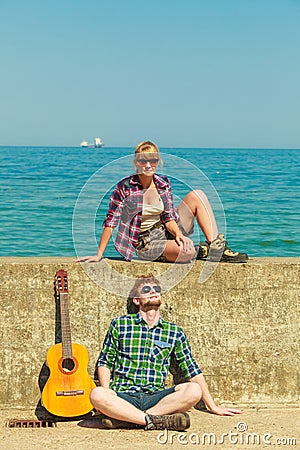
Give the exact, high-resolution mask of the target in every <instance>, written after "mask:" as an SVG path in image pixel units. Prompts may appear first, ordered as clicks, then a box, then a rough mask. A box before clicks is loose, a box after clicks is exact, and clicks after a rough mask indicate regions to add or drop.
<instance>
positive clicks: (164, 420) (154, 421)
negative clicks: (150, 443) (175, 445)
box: [145, 413, 190, 431]
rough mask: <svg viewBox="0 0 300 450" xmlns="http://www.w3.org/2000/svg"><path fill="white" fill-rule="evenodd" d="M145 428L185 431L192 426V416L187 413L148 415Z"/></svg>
mask: <svg viewBox="0 0 300 450" xmlns="http://www.w3.org/2000/svg"><path fill="white" fill-rule="evenodd" d="M146 422H147V425H146V427H145V430H174V431H184V430H186V429H187V428H189V427H190V416H189V415H188V414H187V413H175V414H165V415H163V416H154V415H152V414H147V415H146Z"/></svg>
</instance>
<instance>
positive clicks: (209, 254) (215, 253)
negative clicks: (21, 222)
mask: <svg viewBox="0 0 300 450" xmlns="http://www.w3.org/2000/svg"><path fill="white" fill-rule="evenodd" d="M197 259H199V260H206V261H209V262H219V261H220V262H229V263H244V262H247V260H248V255H247V253H239V252H235V251H233V250H231V249H230V248H229V247H228V245H227V241H226V240H225V239H224V234H219V235H218V236H217V238H216V239H214V240H213V241H212V242H211V243H210V244H209V243H208V242H200V244H199V250H198V254H197Z"/></svg>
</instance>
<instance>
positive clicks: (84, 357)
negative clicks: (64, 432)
mask: <svg viewBox="0 0 300 450" xmlns="http://www.w3.org/2000/svg"><path fill="white" fill-rule="evenodd" d="M88 360H89V354H88V351H87V349H86V348H85V347H84V346H83V345H80V344H74V343H72V358H65V359H63V357H62V344H56V345H54V346H53V347H51V348H50V349H49V350H48V353H47V365H48V367H49V369H50V376H49V378H48V380H47V382H46V384H45V386H44V389H43V392H42V403H43V405H44V407H45V408H46V409H47V410H48V411H49V412H50V413H51V414H54V415H56V416H62V417H75V416H81V415H84V414H87V413H88V412H90V411H91V410H92V409H93V406H92V404H91V402H90V400H89V395H90V392H91V390H92V389H93V388H94V387H95V386H96V385H95V383H94V381H93V380H92V379H91V377H90V376H89V374H88V371H87V368H88Z"/></svg>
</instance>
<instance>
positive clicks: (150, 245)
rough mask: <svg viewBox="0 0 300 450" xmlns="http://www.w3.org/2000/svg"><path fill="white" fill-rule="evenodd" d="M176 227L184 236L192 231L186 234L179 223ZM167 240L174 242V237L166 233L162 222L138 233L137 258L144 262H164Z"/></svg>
mask: <svg viewBox="0 0 300 450" xmlns="http://www.w3.org/2000/svg"><path fill="white" fill-rule="evenodd" d="M178 227H179V229H180V231H181V232H182V234H183V235H184V236H189V235H190V234H192V233H193V231H194V230H193V228H192V229H191V230H190V231H189V232H188V233H187V232H186V231H185V230H184V228H183V227H182V225H181V223H180V221H179V222H178ZM168 240H174V236H173V235H172V234H171V233H169V232H168V231H167V229H166V227H165V225H164V224H163V223H162V222H158V223H157V224H155V225H154V226H153V227H152V228H150V230H146V231H144V232H142V233H140V235H139V239H138V242H137V245H136V248H135V250H136V255H137V257H138V258H139V259H143V260H145V261H160V262H166V261H167V260H166V257H165V255H164V250H165V247H166V243H167V241H168Z"/></svg>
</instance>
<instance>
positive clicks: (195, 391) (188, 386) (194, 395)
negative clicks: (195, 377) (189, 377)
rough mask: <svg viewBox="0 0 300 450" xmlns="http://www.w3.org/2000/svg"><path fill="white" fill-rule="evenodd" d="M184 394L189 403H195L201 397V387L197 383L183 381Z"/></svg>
mask: <svg viewBox="0 0 300 450" xmlns="http://www.w3.org/2000/svg"><path fill="white" fill-rule="evenodd" d="M184 391H185V392H184V394H185V397H186V399H187V400H188V402H189V403H190V404H191V405H196V403H198V402H199V401H200V400H201V398H202V389H201V387H200V386H199V384H198V383H193V382H188V383H184Z"/></svg>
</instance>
